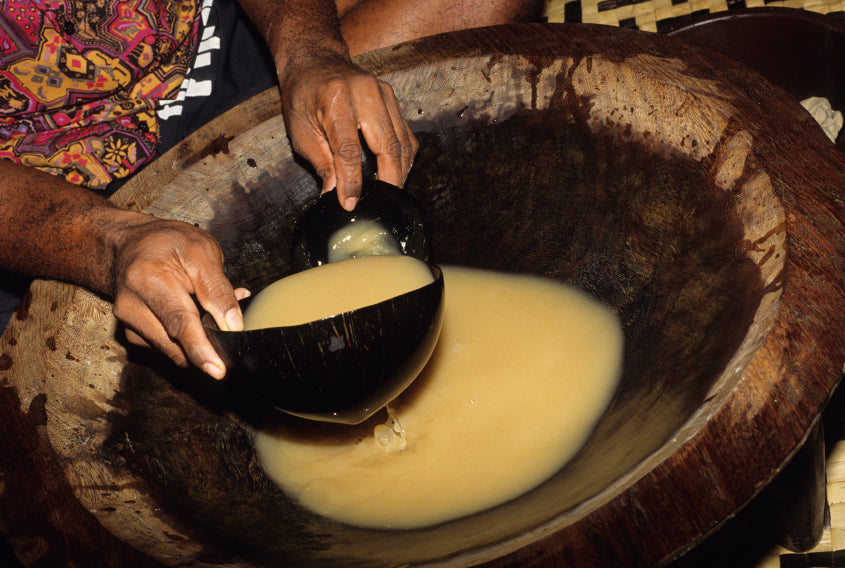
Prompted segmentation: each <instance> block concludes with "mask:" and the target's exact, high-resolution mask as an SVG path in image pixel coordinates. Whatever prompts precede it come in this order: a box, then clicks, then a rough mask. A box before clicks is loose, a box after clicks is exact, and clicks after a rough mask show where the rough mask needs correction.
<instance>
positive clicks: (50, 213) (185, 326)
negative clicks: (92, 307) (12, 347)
mask: <svg viewBox="0 0 845 568" xmlns="http://www.w3.org/2000/svg"><path fill="white" fill-rule="evenodd" d="M0 203H3V207H0V224H2V226H5V227H12V228H13V229H11V230H9V231H8V232H7V234H6V235H5V236H4V238H2V239H0V265H3V266H5V267H8V268H11V269H12V270H17V271H19V272H24V273H28V274H32V275H34V276H38V277H43V278H55V279H59V280H65V281H69V282H73V283H76V284H79V285H82V286H85V287H86V288H88V289H90V290H93V291H95V292H98V293H100V294H102V295H104V296H106V297H109V298H112V299H113V301H114V314H115V316H116V317H117V318H118V319H119V320H120V321H121V322H122V323H123V324H124V325H126V327H127V337H128V338H129V340H130V341H132V342H133V343H138V344H147V345H152V346H154V347H156V348H158V349H159V350H161V351H162V352H163V353H165V355H167V356H168V357H170V358H171V359H172V360H173V361H174V362H175V363H176V364H178V365H181V366H186V365H187V364H188V362H189V361H190V362H191V363H193V364H194V365H196V366H197V367H199V368H201V369H202V370H204V371H205V372H206V373H208V374H209V375H211V376H213V377H215V378H222V377H223V375H224V374H225V367H224V365H223V362H222V361H221V360H220V358H219V356H218V355H217V353H216V352H215V351H214V348H213V347H212V346H211V344H210V343H209V341H208V338H207V337H206V335H205V332H204V331H203V329H202V325H201V324H200V320H199V312H198V310H197V307H196V304H195V303H194V301H193V299H192V296H195V297H196V299H197V301H199V303H200V304H201V305H202V306H203V307H204V308H205V309H206V310H207V311H208V312H209V313H210V314H211V315H212V316H213V317H214V319H215V321H216V322H217V324H218V326H220V328H221V329H226V330H239V329H241V328H242V327H243V319H242V315H241V312H240V308H239V307H238V304H237V298H238V297H243V296H245V295H246V294H247V293H246V291H245V290H238V291H235V290H233V289H232V286H231V284H229V281H228V280H227V279H226V277H225V275H224V274H223V255H222V253H221V251H220V247H219V245H218V244H217V242H216V241H215V240H214V239H213V238H212V237H211V236H210V235H209V234H208V233H206V232H204V231H202V230H200V229H197V228H196V227H194V226H193V225H190V224H188V223H182V222H179V221H166V220H162V219H158V218H155V217H152V216H149V215H144V214H141V213H137V212H132V211H127V210H124V209H121V208H119V207H116V206H114V205H112V204H111V203H110V202H109V201H107V200H105V199H103V198H102V197H100V196H98V195H95V194H94V193H92V192H90V191H88V190H85V189H82V188H80V187H77V186H75V185H73V184H70V183H68V182H66V181H64V180H63V179H61V178H57V177H55V176H52V175H49V174H46V173H43V172H40V171H38V170H35V169H32V168H28V167H25V166H21V165H19V164H16V163H14V162H11V161H8V160H0Z"/></svg>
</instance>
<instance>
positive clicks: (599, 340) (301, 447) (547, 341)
mask: <svg viewBox="0 0 845 568" xmlns="http://www.w3.org/2000/svg"><path fill="white" fill-rule="evenodd" d="M443 270H444V279H445V287H446V288H445V289H446V303H445V312H444V321H443V329H442V331H441V336H440V340H439V342H438V345H437V348H436V349H435V352H434V354H433V356H432V359H431V361H430V362H429V364H428V365H427V367H426V368H425V370H424V371H423V374H422V375H421V376H420V377H419V378H418V379H417V380H416V381H415V382H414V384H413V385H412V386H411V387H410V389H409V390H407V391H406V392H405V393H403V394H402V395H401V396H400V397H399V398H397V399H396V400H395V401H394V402H393V403H392V404H391V405H390V414H389V416H388V415H387V414H385V413H379V414H377V415H376V416H375V417H373V419H371V420H369V421H368V422H365V423H364V424H362V425H359V426H356V427H349V426H339V425H315V424H314V423H308V424H304V423H303V422H302V421H296V420H292V421H289V422H286V423H284V424H278V425H275V426H274V427H273V428H269V429H267V430H265V431H261V432H258V433H257V435H256V438H255V445H256V449H257V452H258V456H259V459H260V461H261V463H262V464H263V466H264V468H265V471H266V473H267V474H268V475H269V477H270V478H271V479H273V480H274V481H275V482H276V483H277V484H278V485H280V486H281V487H282V488H283V489H284V490H285V491H286V492H288V493H289V494H290V495H291V496H293V497H294V498H295V499H297V500H298V501H299V502H300V503H301V504H302V505H303V506H304V507H307V508H308V509H310V510H312V511H314V512H317V513H319V514H321V515H325V516H327V517H331V518H333V519H336V520H338V521H341V522H345V523H349V524H352V525H358V526H362V527H373V528H394V529H398V528H418V527H425V526H429V525H434V524H438V523H441V522H444V521H448V520H451V519H455V518H458V517H462V516H465V515H469V514H472V513H475V512H478V511H482V510H484V509H487V508H490V507H494V506H496V505H499V504H501V503H503V502H505V501H508V500H510V499H513V498H515V497H518V496H519V495H521V494H523V493H525V492H527V491H529V490H530V489H532V488H533V487H536V486H537V485H539V484H540V483H542V482H543V481H545V480H546V479H548V478H549V477H550V476H551V475H553V474H554V473H555V472H557V471H558V470H559V469H560V468H561V467H562V466H563V465H564V464H565V463H566V462H567V461H568V460H569V459H571V458H572V456H573V455H574V454H575V453H577V451H578V450H579V449H580V448H581V447H582V446H583V444H584V443H585V441H586V440H587V437H588V436H589V434H590V432H591V431H592V430H593V428H594V426H595V424H596V422H597V420H598V419H599V417H600V416H601V414H602V413H603V411H604V409H605V408H606V407H607V405H608V403H609V402H610V400H611V398H612V396H613V394H614V392H615V390H616V387H617V384H618V381H619V376H620V373H621V365H622V345H623V339H622V331H621V327H620V324H619V321H618V318H617V317H616V315H615V314H614V313H613V312H612V311H611V310H610V309H608V308H607V307H605V306H604V305H602V304H601V303H599V302H597V301H595V300H594V299H592V298H590V297H588V296H587V295H585V294H584V293H582V292H580V291H579V290H577V289H574V288H571V287H568V286H565V285H562V284H560V283H556V282H552V281H549V280H545V279H540V278H536V277H530V276H522V275H506V274H498V273H492V272H483V271H479V270H472V269H466V268H458V267H450V266H446V267H443Z"/></svg>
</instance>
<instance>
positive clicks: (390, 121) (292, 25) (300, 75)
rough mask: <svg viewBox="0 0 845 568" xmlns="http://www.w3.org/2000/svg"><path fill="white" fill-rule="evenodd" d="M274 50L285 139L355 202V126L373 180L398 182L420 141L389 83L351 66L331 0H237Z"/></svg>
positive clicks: (349, 203)
mask: <svg viewBox="0 0 845 568" xmlns="http://www.w3.org/2000/svg"><path fill="white" fill-rule="evenodd" d="M240 4H241V6H242V7H243V8H244V10H245V11H246V13H247V14H248V15H249V17H250V19H251V20H252V21H253V22H254V23H255V25H256V27H257V28H258V30H259V31H260V32H261V34H262V35H263V37H264V39H265V40H266V42H267V45H268V46H269V48H270V52H271V53H272V54H273V58H274V60H275V63H276V70H277V73H278V77H279V87H280V90H281V95H282V112H283V114H284V118H285V124H286V126H287V130H288V135H289V137H290V139H291V145H292V147H293V149H294V151H296V152H297V153H298V154H300V155H302V156H304V157H305V158H306V159H307V160H308V161H309V162H310V163H311V164H312V165H313V166H314V168H315V169H316V171H317V174H318V175H319V176H320V178H321V179H322V182H323V191H328V190H330V189H332V188H333V187H335V186H337V191H338V199H339V200H340V203H341V205H343V206H344V207H345V208H346V209H353V208H354V206H355V203H356V202H357V198H358V197H359V196H360V193H361V157H362V148H361V145H360V142H359V138H358V130H359V129H360V131H361V133H362V134H363V136H364V139H365V140H366V142H367V145H368V146H369V148H370V150H372V151H373V153H374V154H375V155H376V161H377V167H378V175H379V179H381V180H383V181H386V182H388V183H392V184H393V185H397V186H402V185H403V184H404V182H405V178H406V177H407V175H408V171H409V170H410V169H411V164H412V162H413V159H414V156H415V155H416V152H417V149H418V148H419V143H418V142H417V139H416V138H415V137H414V135H413V133H412V132H411V129H410V127H409V126H408V124H407V123H406V122H405V119H404V118H403V117H402V114H401V112H400V109H399V104H398V102H397V101H396V96H395V95H394V93H393V89H392V88H391V87H390V85H388V84H387V83H385V82H383V81H381V80H379V79H377V78H375V77H374V76H372V75H371V74H369V73H366V72H365V71H363V70H362V69H360V68H359V67H357V66H356V65H354V64H353V63H352V61H351V59H350V56H349V49H348V48H347V46H346V44H345V43H344V40H343V36H342V35H341V31H340V23H339V20H338V15H337V8H336V6H335V2H334V0H240Z"/></svg>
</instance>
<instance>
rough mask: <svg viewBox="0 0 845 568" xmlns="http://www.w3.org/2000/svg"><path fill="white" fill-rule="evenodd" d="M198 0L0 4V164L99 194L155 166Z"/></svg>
mask: <svg viewBox="0 0 845 568" xmlns="http://www.w3.org/2000/svg"><path fill="white" fill-rule="evenodd" d="M200 4H201V2H200V0H0V158H6V159H10V160H14V161H16V162H19V163H22V164H25V165H28V166H32V167H36V168H39V169H41V170H44V171H47V172H49V173H52V174H55V175H60V176H63V177H64V178H66V179H67V180H68V181H70V182H72V183H75V184H79V185H84V186H87V187H90V188H93V189H102V188H105V187H106V185H108V184H109V182H111V181H112V180H115V179H119V178H122V177H125V176H127V175H129V174H131V173H132V172H134V171H136V170H137V169H138V168H139V167H141V166H142V165H143V164H145V163H146V162H148V161H149V160H150V159H151V158H152V157H153V155H154V152H155V148H156V145H157V143H158V123H157V120H156V115H155V111H156V107H157V101H159V100H161V99H168V98H173V97H175V96H176V94H177V92H178V90H179V86H180V85H181V83H182V79H183V78H184V77H185V74H186V73H187V71H188V69H189V67H190V65H191V62H192V60H193V56H194V50H195V49H196V45H197V43H198V39H199V29H200V18H199V16H200V9H199V8H200Z"/></svg>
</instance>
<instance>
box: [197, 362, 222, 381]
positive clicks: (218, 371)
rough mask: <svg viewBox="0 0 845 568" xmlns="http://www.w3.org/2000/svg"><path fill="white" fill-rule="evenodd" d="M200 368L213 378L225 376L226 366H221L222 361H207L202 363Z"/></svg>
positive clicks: (218, 378)
mask: <svg viewBox="0 0 845 568" xmlns="http://www.w3.org/2000/svg"><path fill="white" fill-rule="evenodd" d="M202 370H203V371H204V372H205V373H207V374H208V375H211V376H212V377H213V378H215V379H217V380H218V381H219V380H220V379H222V378H223V377H224V376H226V368H225V367H223V364H222V363H215V362H213V361H208V362H206V363H203V366H202Z"/></svg>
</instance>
